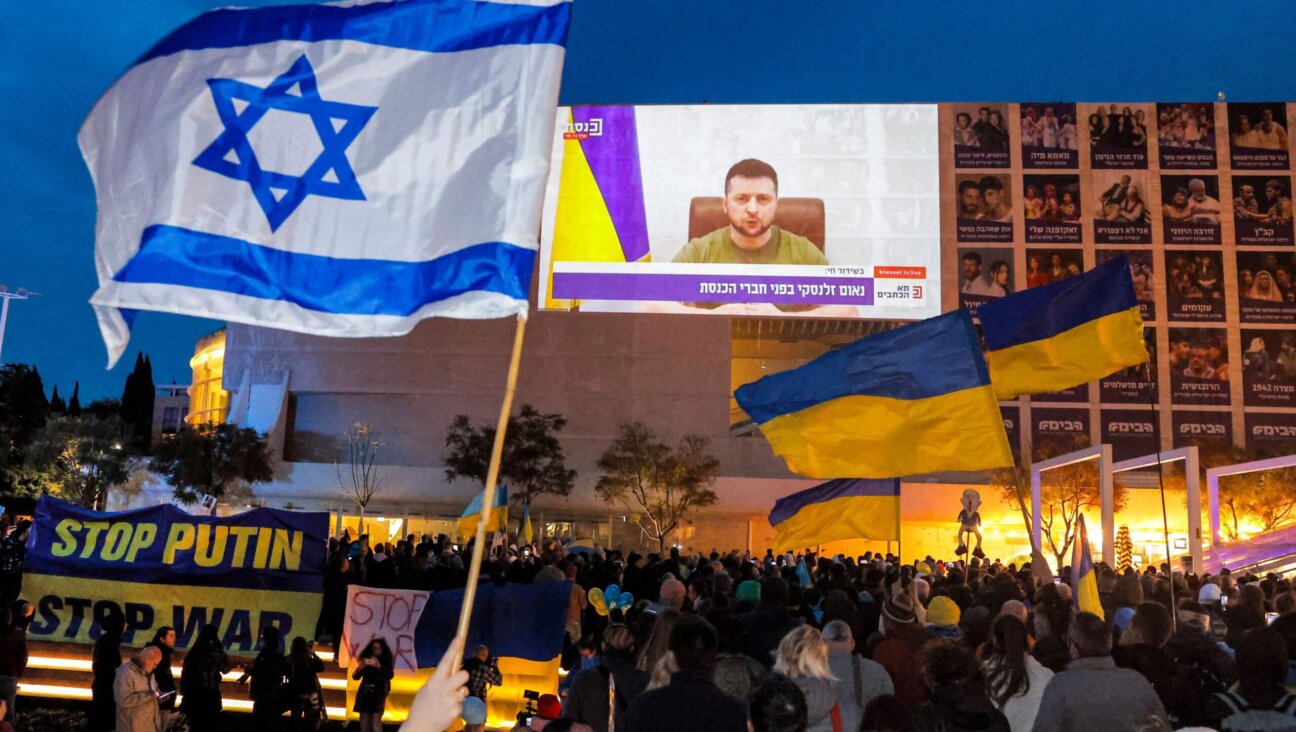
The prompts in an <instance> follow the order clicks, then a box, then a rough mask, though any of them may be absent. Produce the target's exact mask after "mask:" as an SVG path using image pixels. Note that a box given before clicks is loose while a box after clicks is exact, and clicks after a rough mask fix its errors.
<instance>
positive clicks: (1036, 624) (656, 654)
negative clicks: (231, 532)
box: [0, 536, 1296, 732]
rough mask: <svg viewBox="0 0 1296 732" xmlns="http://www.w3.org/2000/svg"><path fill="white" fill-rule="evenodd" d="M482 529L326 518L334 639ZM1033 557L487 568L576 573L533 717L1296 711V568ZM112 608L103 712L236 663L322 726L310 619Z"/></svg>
mask: <svg viewBox="0 0 1296 732" xmlns="http://www.w3.org/2000/svg"><path fill="white" fill-rule="evenodd" d="M470 551H471V546H469V547H464V548H462V550H461V549H460V547H458V546H456V545H453V544H452V543H451V542H450V540H449V539H448V538H447V537H444V536H442V537H438V538H436V539H432V538H431V537H427V536H424V537H421V538H416V537H413V536H410V537H407V538H406V539H403V540H400V541H397V542H395V543H391V544H389V543H386V542H377V543H373V544H372V545H371V543H370V541H369V539H368V537H363V536H362V537H360V538H359V539H358V540H356V541H351V540H350V539H349V538H348V537H342V538H339V539H335V540H333V541H332V542H330V558H329V569H328V583H329V584H328V587H329V589H328V590H326V597H325V602H324V606H323V609H322V612H321V618H320V623H319V627H318V629H317V633H318V639H319V640H322V641H329V640H334V641H335V640H336V638H337V635H336V632H337V631H339V630H340V628H339V627H337V626H335V625H334V624H333V621H334V619H335V617H336V614H337V613H338V612H339V610H340V609H344V605H345V595H346V587H347V586H348V585H349V584H352V583H363V584H366V585H377V586H384V587H393V588H396V587H407V588H429V589H447V588H453V587H456V586H460V585H462V584H463V582H464V579H465V569H464V567H463V562H464V557H465V556H466V555H467V553H468V552H470ZM1037 570H1038V568H1036V567H1032V566H1031V565H1030V564H1029V563H1027V564H1024V565H1021V566H1018V565H1016V564H1011V563H1010V564H1004V563H1003V562H1002V561H1000V560H998V559H994V560H983V559H979V558H971V559H970V560H967V561H965V560H958V561H954V562H944V561H938V560H935V559H933V558H932V557H927V558H925V559H923V560H921V561H912V562H908V563H901V562H900V561H899V559H898V558H897V557H895V556H893V555H891V554H885V555H884V554H873V553H868V554H865V555H863V556H859V557H843V556H840V555H838V556H835V557H828V556H817V555H815V554H814V553H812V552H810V551H808V550H807V551H806V552H804V553H802V554H799V555H794V554H792V553H790V552H789V553H787V554H775V553H773V552H766V553H765V554H764V556H751V555H749V554H746V553H739V552H737V551H732V552H729V553H726V554H721V553H718V552H714V551H713V552H711V553H710V554H709V555H702V554H695V555H685V554H681V553H680V552H679V550H678V549H672V550H670V551H669V552H668V553H665V554H641V553H637V552H631V553H629V554H623V553H622V552H619V551H615V550H608V551H605V550H602V549H598V548H583V549H581V550H580V551H567V550H566V549H565V548H564V547H563V545H562V544H561V543H560V542H557V541H554V542H550V543H548V544H547V545H545V546H543V547H531V546H523V547H520V548H519V547H516V546H507V547H503V548H501V550H500V551H499V552H498V556H496V557H495V558H493V559H491V560H490V561H489V563H488V565H487V566H486V567H485V568H484V580H483V581H495V582H515V583H542V582H562V581H570V582H571V583H572V590H571V595H570V603H569V607H568V615H567V622H566V625H565V627H564V636H565V637H564V651H563V657H562V665H563V667H564V668H565V669H567V672H566V674H565V678H563V679H562V682H561V684H560V685H559V691H558V694H545V695H543V696H540V697H539V699H538V700H537V703H536V704H535V705H534V706H533V707H531V708H530V710H529V711H528V713H526V714H524V715H523V716H522V717H521V718H520V719H519V720H518V723H517V726H516V727H515V730H517V732H540V731H541V730H548V731H549V732H567V731H568V730H575V731H577V732H657V731H661V732H667V731H669V732H689V731H691V730H698V731H699V732H726V731H728V730H732V731H733V732H741V730H746V729H751V730H753V731H755V732H806V731H810V732H843V731H849V732H854V731H855V730H888V731H896V732H900V731H905V730H915V731H923V732H926V731H928V730H931V731H936V730H940V731H942V732H956V731H957V730H1011V731H1012V732H1022V731H1023V730H1040V731H1041V732H1043V731H1045V730H1097V729H1102V730H1125V729H1127V730H1158V731H1159V730H1170V729H1181V728H1192V727H1205V728H1211V729H1220V730H1260V729H1296V695H1293V694H1291V693H1290V692H1289V690H1296V592H1294V591H1293V585H1292V582H1291V581H1290V580H1287V579H1283V578H1281V577H1279V576H1275V575H1269V576H1265V577H1257V576H1253V575H1245V576H1241V577H1237V576H1234V575H1232V574H1231V573H1230V572H1228V571H1227V570H1225V571H1222V572H1221V573H1219V574H1218V575H1211V574H1203V575H1201V576H1198V575H1195V574H1183V573H1180V572H1173V573H1172V572H1171V571H1170V568H1169V567H1168V565H1165V564H1163V565H1161V566H1160V567H1153V566H1149V567H1146V568H1144V569H1143V570H1142V571H1138V570H1135V569H1133V568H1125V569H1124V570H1123V571H1119V572H1118V571H1116V570H1114V569H1112V568H1110V567H1108V566H1106V565H1103V564H1099V565H1098V566H1097V567H1096V568H1095V576H1096V584H1097V588H1098V596H1099V599H1100V602H1101V614H1096V613H1095V612H1087V611H1081V610H1080V609H1079V608H1078V603H1077V601H1076V593H1075V592H1074V591H1073V589H1072V588H1071V587H1070V585H1069V584H1068V583H1067V582H1066V581H1062V580H1058V579H1053V578H1052V577H1051V576H1049V575H1046V574H1045V572H1043V571H1037ZM1060 575H1061V577H1064V578H1065V577H1069V576H1070V570H1069V568H1066V567H1063V568H1061V571H1060ZM485 577H489V578H490V579H485ZM609 584H617V585H619V586H620V587H622V588H625V590H626V591H628V592H630V593H632V595H633V597H634V598H635V601H634V602H633V603H632V604H631V605H630V606H629V607H620V606H615V607H613V608H611V609H610V610H609V609H608V607H607V606H606V605H605V604H603V605H601V606H600V604H599V603H592V602H590V601H589V599H588V598H589V591H591V590H593V589H595V588H603V587H606V586H607V585H609ZM339 597H340V598H341V600H339V599H338V598H339ZM1086 609H1087V610H1096V608H1092V607H1090V608H1086ZM31 618H32V606H31V605H30V603H27V602H25V601H22V600H18V601H15V602H14V603H13V604H12V605H10V606H8V607H5V608H3V609H0V706H2V707H3V708H4V710H5V712H6V713H7V714H8V715H10V716H9V720H12V719H13V717H12V714H13V710H14V693H15V690H16V686H17V683H16V682H17V679H18V678H20V677H21V675H22V666H24V665H25V662H26V641H25V636H26V628H27V625H28V624H30V622H31ZM100 626H101V632H100V634H99V638H98V640H97V641H96V643H95V647H94V660H93V669H94V681H93V685H92V695H93V701H92V704H91V727H90V729H92V730H111V729H116V730H117V731H118V732H137V731H139V732H159V731H161V730H166V729H176V728H177V727H176V722H177V721H178V722H180V724H181V727H182V728H184V729H190V730H196V731H198V732H202V731H203V730H215V729H220V727H219V726H218V725H219V722H218V720H219V719H220V711H221V708H222V699H221V681H222V677H223V676H224V675H225V674H226V673H228V672H230V671H231V670H232V669H235V668H239V667H241V669H242V676H241V677H240V678H239V682H240V683H245V682H250V685H249V692H250V696H251V698H252V700H253V706H254V711H253V714H252V718H251V722H252V726H253V727H254V728H255V729H258V730H269V729H280V728H282V727H283V726H284V725H285V724H288V725H290V727H289V728H290V729H304V730H318V729H320V728H321V726H322V723H323V721H324V720H323V715H322V714H321V710H322V706H323V702H322V697H323V694H322V690H321V688H320V683H319V675H320V674H321V673H322V672H323V671H324V669H325V664H324V662H323V661H322V660H321V659H320V657H319V656H318V655H316V653H315V652H314V644H313V642H312V640H310V639H306V638H303V637H296V638H293V639H292V642H291V643H290V644H288V645H289V648H288V652H287V653H285V652H284V650H283V645H284V643H283V641H284V640H286V639H281V638H280V637H279V633H278V631H277V629H276V628H274V627H266V628H262V629H261V630H260V636H259V641H260V642H259V649H260V651H259V653H258V655H257V656H256V657H255V658H254V659H252V660H251V661H248V662H244V663H241V664H239V663H236V662H235V660H233V659H231V658H230V656H229V655H228V653H227V652H226V650H225V649H224V648H223V647H222V645H221V642H220V639H219V637H218V635H217V632H216V628H215V627H214V626H207V627H204V628H203V629H202V630H201V631H200V633H199V636H198V638H197V639H196V641H195V642H194V644H193V645H192V647H191V648H190V650H189V651H188V652H187V653H186V654H184V658H183V662H182V672H181V674H180V677H179V678H178V679H176V678H174V677H173V676H172V671H171V665H172V661H173V655H172V654H173V653H174V648H175V642H176V636H175V631H174V630H173V629H171V628H160V629H158V631H157V633H156V634H155V635H154V636H153V638H152V639H151V641H150V642H149V643H148V644H147V645H145V646H144V647H143V648H142V649H141V650H139V651H138V652H136V653H134V654H133V655H132V656H131V657H130V658H128V659H125V660H123V658H122V656H121V653H122V635H123V631H124V630H125V622H124V619H123V618H121V617H120V616H113V615H111V614H110V615H109V616H108V617H106V618H103V619H101V621H100ZM461 644H462V641H461V640H457V641H456V642H455V644H453V645H452V647H451V649H450V650H449V651H447V654H446V657H445V658H443V659H442V663H441V664H440V666H439V667H438V670H437V673H436V674H435V675H434V676H433V677H432V679H431V680H430V681H429V683H428V685H427V686H426V687H425V688H424V689H423V690H421V691H420V692H419V693H418V695H416V697H415V698H414V700H413V706H412V709H411V716H410V721H409V722H407V723H406V728H407V729H418V730H425V729H427V730H433V729H435V730H440V729H444V728H446V726H450V725H457V724H460V723H463V722H467V723H468V725H469V727H468V728H469V729H472V730H477V729H481V728H482V723H483V722H484V721H485V708H486V704H485V702H486V701H487V700H488V699H489V698H490V697H491V695H492V688H493V687H495V686H498V685H499V684H500V683H501V682H502V680H503V679H502V676H501V674H500V672H499V667H498V662H497V659H495V658H494V657H492V656H491V654H490V650H489V649H488V648H486V647H484V646H483V647H479V648H477V649H475V650H474V652H472V653H470V654H467V660H466V661H465V663H464V664H463V666H462V667H460V668H452V667H451V666H452V664H451V663H450V662H449V659H450V658H451V657H453V655H454V654H455V653H456V652H458V651H460V650H461ZM393 667H394V664H393V659H392V651H391V649H390V647H388V644H387V643H386V641H384V640H383V639H378V638H376V639H374V640H373V641H372V642H371V643H370V644H369V645H368V646H366V647H365V648H364V649H363V650H362V652H361V653H360V654H359V657H358V660H357V662H356V664H355V665H354V666H353V668H352V670H351V675H352V677H353V678H354V679H355V680H356V681H357V682H358V685H357V689H356V691H355V693H354V695H353V696H354V699H353V711H355V712H356V713H357V714H358V715H359V716H360V729H361V732H373V731H376V730H380V729H382V723H381V718H382V714H383V712H384V710H385V705H386V701H387V697H388V694H389V693H390V689H391V679H392V677H393V673H394V671H393ZM177 693H179V694H180V695H181V697H182V699H183V701H182V703H180V704H179V705H176V703H175V702H176V698H177V697H176V695H177ZM285 714H287V715H288V716H289V719H288V720H286V721H285V720H284V719H283V717H284V715H285ZM5 729H8V728H7V727H5V726H0V730H5Z"/></svg>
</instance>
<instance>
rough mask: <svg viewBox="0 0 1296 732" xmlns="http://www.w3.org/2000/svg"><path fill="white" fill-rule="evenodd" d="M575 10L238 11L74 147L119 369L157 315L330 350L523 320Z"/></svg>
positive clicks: (457, 5)
mask: <svg viewBox="0 0 1296 732" xmlns="http://www.w3.org/2000/svg"><path fill="white" fill-rule="evenodd" d="M570 17H571V3H570V2H567V1H566V0H528V1H525V2H519V1H508V0H494V1H492V2H485V1H478V0H458V1H447V0H400V1H399V2H397V1H394V0H374V1H372V2H345V3H336V4H314V5H281V6H275V7H262V8H224V9H220V10H213V11H211V12H208V13H205V14H203V15H200V16H198V17H197V18H195V19H193V20H191V21H190V22H188V23H186V24H185V25H183V26H181V27H180V28H178V29H176V30H175V31H174V32H172V33H171V34H170V35H168V36H166V37H165V38H163V39H162V40H161V41H159V42H158V43H157V45H155V46H154V47H153V48H151V49H148V50H147V51H145V52H144V53H143V55H142V56H141V57H140V58H139V60H137V61H136V62H135V63H134V65H132V66H131V67H130V68H129V69H127V70H126V72H125V73H124V74H123V75H122V77H121V78H120V79H118V80H117V82H116V83H114V84H113V85H112V87H111V88H109V89H108V91H107V92H105V93H104V95H103V97H102V98H101V99H100V100H99V101H98V103H96V104H95V107H94V109H93V110H92V111H91V112H90V115H89V117H87V118H86V121H85V123H84V124H83V125H82V127H81V131H80V133H79V135H78V137H77V141H78V143H79V144H80V147H81V153H82V155H83V157H84V158H85V161H86V165H87V166H88V167H89V169H90V175H91V177H92V178H93V179H94V184H95V193H96V195H97V198H98V205H99V216H98V222H97V224H96V227H95V266H96V270H97V272H98V276H99V289H98V290H97V291H96V292H95V293H94V295H93V296H92V297H91V299H90V302H91V304H92V305H93V306H94V308H95V313H96V315H97V317H98V319H99V326H100V330H101V331H102V333H103V337H104V342H105V344H106V345H107V347H108V360H109V365H110V366H111V365H112V363H114V362H116V360H117V359H118V358H120V357H121V354H122V352H123V351H124V350H125V349H126V346H127V342H128V341H129V339H130V328H131V324H132V323H133V321H134V319H135V314H136V313H137V312H138V311H140V310H158V311H165V312H172V313H181V314H186V315H193V316H198V317H205V318H215V319H217V320H226V321H235V322H240V323H250V324H253V325H261V326H267V327H272V328H281V329H284V330H292V331H297V332H300V333H314V334H318V335H326V336H346V337H373V336H395V335H402V334H405V333H408V332H409V331H410V330H411V329H413V328H414V326H415V325H416V324H417V323H418V322H419V321H420V320H422V319H424V318H428V317H433V316H444V317H455V318H498V317H505V316H512V315H523V316H524V315H525V314H526V312H527V308H528V305H529V302H528V301H529V293H530V287H531V276H532V271H533V268H534V264H535V260H536V252H537V250H538V248H539V242H538V235H539V225H540V210H541V202H542V199H543V197H544V187H545V181H546V179H547V177H548V173H549V159H550V155H551V151H552V145H553V127H554V123H555V118H556V116H557V105H558V84H559V80H560V77H561V76H562V65H563V58H564V54H565V46H566V43H567V29H568V24H569V20H570Z"/></svg>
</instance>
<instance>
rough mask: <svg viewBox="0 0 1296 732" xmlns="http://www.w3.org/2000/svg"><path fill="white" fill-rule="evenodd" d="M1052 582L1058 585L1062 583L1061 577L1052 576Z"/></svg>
mask: <svg viewBox="0 0 1296 732" xmlns="http://www.w3.org/2000/svg"><path fill="white" fill-rule="evenodd" d="M1053 584H1055V585H1060V584H1062V578H1061V577H1054V578H1053Z"/></svg>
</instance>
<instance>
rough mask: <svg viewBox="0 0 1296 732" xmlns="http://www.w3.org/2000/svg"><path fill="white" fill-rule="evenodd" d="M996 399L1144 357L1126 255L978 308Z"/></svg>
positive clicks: (1079, 379) (1097, 374) (1064, 385)
mask: <svg viewBox="0 0 1296 732" xmlns="http://www.w3.org/2000/svg"><path fill="white" fill-rule="evenodd" d="M977 316H978V317H979V318H981V328H982V330H983V331H984V332H985V344H986V348H987V349H988V352H987V359H988V360H989V362H990V381H991V382H992V383H993V384H994V390H995V394H996V395H997V396H998V397H999V398H1000V399H1012V398H1014V397H1016V396H1018V395H1020V394H1044V393H1049V392H1055V391H1060V390H1062V389H1069V388H1071V387H1073V386H1078V385H1080V384H1084V383H1087V382H1090V381H1093V380H1094V379H1101V378H1103V377H1104V376H1109V375H1111V374H1113V373H1115V372H1117V371H1119V370H1121V369H1123V368H1126V367H1128V366H1134V365H1136V364H1140V363H1143V362H1145V361H1147V360H1148V353H1147V346H1145V345H1144V343H1143V317H1142V316H1141V315H1140V314H1139V306H1138V300H1136V299H1135V297H1134V280H1133V278H1132V277H1131V276H1130V269H1129V259H1128V258H1127V257H1126V256H1125V255H1123V254H1122V255H1120V256H1118V257H1113V258H1112V259H1110V260H1108V261H1107V262H1106V263H1105V264H1102V265H1100V266H1098V267H1096V268H1094V269H1093V270H1092V271H1090V272H1087V273H1085V274H1082V275H1080V276H1078V277H1072V278H1070V279H1066V280H1062V281H1060V282H1054V283H1051V284H1048V285H1044V286H1042V287H1033V288H1031V289H1029V290H1025V291H1022V292H1019V293H1017V294H1014V295H1009V296H1008V297H1005V298H1002V299H999V300H995V301H992V302H988V303H986V304H985V305H982V306H981V307H980V308H979V309H978V310H977Z"/></svg>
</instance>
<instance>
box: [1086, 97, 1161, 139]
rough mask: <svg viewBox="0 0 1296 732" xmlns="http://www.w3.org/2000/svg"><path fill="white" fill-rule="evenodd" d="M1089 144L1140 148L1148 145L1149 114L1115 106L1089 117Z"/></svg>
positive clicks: (1140, 110)
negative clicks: (1118, 108)
mask: <svg viewBox="0 0 1296 732" xmlns="http://www.w3.org/2000/svg"><path fill="white" fill-rule="evenodd" d="M1089 142H1090V144H1092V145H1093V146H1095V147H1098V146H1102V147H1108V148H1140V147H1143V146H1145V145H1146V144H1147V114H1146V113H1145V112H1144V111H1143V110H1142V109H1139V110H1133V109H1131V108H1130V107H1121V108H1120V110H1119V111H1118V110H1117V108H1116V105H1115V104H1112V105H1110V106H1109V107H1108V108H1107V109H1106V110H1103V109H1101V108H1099V109H1098V110H1097V111H1095V112H1094V113H1093V114H1090V115H1089Z"/></svg>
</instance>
